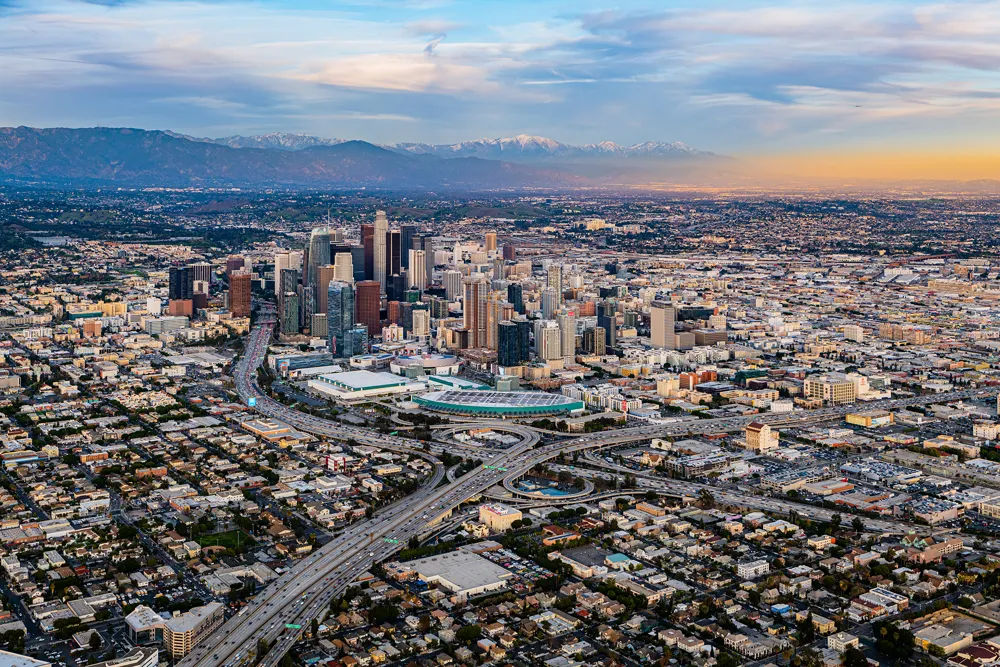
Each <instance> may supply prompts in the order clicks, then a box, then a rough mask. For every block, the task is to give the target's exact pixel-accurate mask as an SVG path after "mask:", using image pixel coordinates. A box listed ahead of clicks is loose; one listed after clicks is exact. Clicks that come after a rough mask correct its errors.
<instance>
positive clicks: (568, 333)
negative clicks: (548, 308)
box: [556, 312, 576, 358]
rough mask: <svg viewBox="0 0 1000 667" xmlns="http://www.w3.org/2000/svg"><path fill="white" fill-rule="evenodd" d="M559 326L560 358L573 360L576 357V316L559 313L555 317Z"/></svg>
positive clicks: (570, 313)
mask: <svg viewBox="0 0 1000 667" xmlns="http://www.w3.org/2000/svg"><path fill="white" fill-rule="evenodd" d="M556 322H558V324H559V332H560V343H559V347H560V349H561V352H562V356H564V357H569V358H573V357H575V356H576V314H575V313H572V312H569V313H560V314H559V315H558V316H556Z"/></svg>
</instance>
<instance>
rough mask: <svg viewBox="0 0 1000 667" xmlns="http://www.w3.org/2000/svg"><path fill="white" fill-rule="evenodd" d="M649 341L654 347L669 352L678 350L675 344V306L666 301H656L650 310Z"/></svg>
mask: <svg viewBox="0 0 1000 667" xmlns="http://www.w3.org/2000/svg"><path fill="white" fill-rule="evenodd" d="M649 315H650V321H649V341H650V344H651V345H652V346H653V347H659V348H663V349H667V350H673V349H676V347H677V345H676V344H675V342H674V321H675V319H676V313H675V311H674V307H673V305H671V304H669V303H667V302H666V301H654V302H653V304H652V305H651V306H650V308H649Z"/></svg>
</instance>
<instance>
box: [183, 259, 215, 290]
mask: <svg viewBox="0 0 1000 667" xmlns="http://www.w3.org/2000/svg"><path fill="white" fill-rule="evenodd" d="M187 268H188V271H190V273H191V280H192V281H193V282H203V283H207V284H209V285H211V284H212V265H211V264H209V263H208V262H197V263H195V264H188V266H187ZM205 294H208V292H207V291H206V292H205Z"/></svg>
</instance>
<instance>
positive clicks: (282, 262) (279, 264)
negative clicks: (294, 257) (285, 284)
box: [274, 252, 288, 301]
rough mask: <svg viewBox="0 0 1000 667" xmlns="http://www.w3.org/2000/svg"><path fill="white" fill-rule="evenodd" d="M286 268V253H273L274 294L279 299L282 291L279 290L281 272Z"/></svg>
mask: <svg viewBox="0 0 1000 667" xmlns="http://www.w3.org/2000/svg"><path fill="white" fill-rule="evenodd" d="M287 268H288V253H287V252H276V253H274V295H275V296H277V297H278V300H279V301H280V300H281V296H282V295H283V294H284V292H282V291H281V272H282V271H284V270H285V269H287Z"/></svg>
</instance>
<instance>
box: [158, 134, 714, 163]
mask: <svg viewBox="0 0 1000 667" xmlns="http://www.w3.org/2000/svg"><path fill="white" fill-rule="evenodd" d="M169 134H171V135H172V136H175V137H180V138H183V139H189V140H191V141H203V142H207V143H213V144H219V145H222V146H229V147H231V148H274V149H277V150H288V151H297V150H302V149H303V148H311V147H313V146H336V145H337V144H342V143H345V142H347V141H348V140H347V139H336V138H335V139H326V138H323V137H316V136H312V135H308V134H290V133H287V132H271V133H268V134H255V135H250V136H242V135H233V136H230V137H220V138H217V139H209V138H205V137H192V136H189V135H183V134H176V133H169ZM378 145H379V146H380V147H381V148H385V149H387V150H391V151H395V152H398V153H406V154H411V155H436V156H437V157H444V158H452V157H478V158H483V159H484V160H507V161H509V162H533V161H539V160H552V159H567V158H569V159H580V158H588V157H665V158H678V157H717V156H716V155H715V154H714V153H709V152H708V151H700V150H698V149H696V148H691V147H690V146H688V145H687V144H683V143H681V142H679V141H674V142H669V143H668V142H663V141H646V142H643V143H639V144H632V145H631V146H621V145H619V144H616V143H615V142H613V141H602V142H600V143H596V144H584V145H583V146H574V145H571V144H563V143H560V142H558V141H555V140H554V139H548V138H546V137H538V136H534V135H530V134H519V135H517V136H516V137H502V138H499V139H486V138H483V139H474V140H472V141H462V142H459V143H457V144H425V143H396V144H378Z"/></svg>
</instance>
